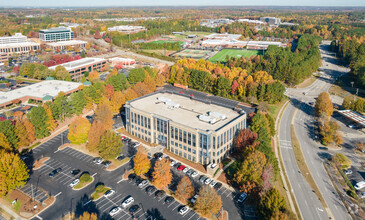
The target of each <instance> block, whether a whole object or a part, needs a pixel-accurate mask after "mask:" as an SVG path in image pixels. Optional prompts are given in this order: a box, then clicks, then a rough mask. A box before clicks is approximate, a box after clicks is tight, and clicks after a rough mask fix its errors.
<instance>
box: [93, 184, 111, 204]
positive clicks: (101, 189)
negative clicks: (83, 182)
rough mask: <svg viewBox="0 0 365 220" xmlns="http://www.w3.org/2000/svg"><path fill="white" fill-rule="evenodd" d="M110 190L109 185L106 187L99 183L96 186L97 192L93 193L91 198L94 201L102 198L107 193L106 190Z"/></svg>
mask: <svg viewBox="0 0 365 220" xmlns="http://www.w3.org/2000/svg"><path fill="white" fill-rule="evenodd" d="M108 190H110V188H109V187H106V186H104V185H98V186H97V187H96V188H95V192H94V193H93V194H91V199H92V200H93V201H96V200H98V199H100V198H101V197H102V196H103V195H104V194H105V192H107V191H108Z"/></svg>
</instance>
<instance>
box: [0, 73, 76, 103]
mask: <svg viewBox="0 0 365 220" xmlns="http://www.w3.org/2000/svg"><path fill="white" fill-rule="evenodd" d="M81 85H82V84H81V83H76V82H67V81H61V80H45V81H42V82H39V83H34V84H31V85H29V86H25V87H22V88H19V89H14V90H11V91H8V92H2V91H0V108H3V107H6V106H9V105H12V104H14V103H19V102H21V103H23V102H27V101H28V100H30V99H32V100H36V101H40V102H45V101H51V100H53V99H54V98H55V97H56V96H57V95H58V94H59V93H60V92H64V93H65V94H66V95H68V94H71V93H73V92H76V91H78V90H79V89H80V86H81Z"/></svg>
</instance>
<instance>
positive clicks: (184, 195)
mask: <svg viewBox="0 0 365 220" xmlns="http://www.w3.org/2000/svg"><path fill="white" fill-rule="evenodd" d="M194 193H195V190H194V186H193V184H192V183H191V181H190V179H189V177H187V176H183V178H181V180H180V182H179V184H178V185H177V188H176V192H175V196H176V197H177V198H178V199H179V200H181V201H182V202H183V203H186V202H187V200H188V199H189V198H191V197H193V196H194Z"/></svg>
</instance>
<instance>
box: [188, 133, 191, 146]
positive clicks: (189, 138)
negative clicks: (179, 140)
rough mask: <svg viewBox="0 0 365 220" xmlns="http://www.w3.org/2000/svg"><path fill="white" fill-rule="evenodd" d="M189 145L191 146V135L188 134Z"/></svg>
mask: <svg viewBox="0 0 365 220" xmlns="http://www.w3.org/2000/svg"><path fill="white" fill-rule="evenodd" d="M188 144H189V145H191V133H190V132H189V133H188Z"/></svg>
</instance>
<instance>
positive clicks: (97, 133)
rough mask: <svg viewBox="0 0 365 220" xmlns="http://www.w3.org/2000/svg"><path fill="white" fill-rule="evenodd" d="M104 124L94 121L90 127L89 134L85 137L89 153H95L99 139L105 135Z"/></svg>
mask: <svg viewBox="0 0 365 220" xmlns="http://www.w3.org/2000/svg"><path fill="white" fill-rule="evenodd" d="M105 131H106V130H105V128H104V124H103V123H102V122H100V121H96V120H95V121H94V122H93V123H92V125H91V128H90V130H89V133H88V135H87V140H88V141H87V144H86V147H87V148H88V149H89V150H90V151H91V152H95V151H96V150H97V149H96V148H97V146H98V144H99V142H100V137H101V135H103V134H104V133H105Z"/></svg>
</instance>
